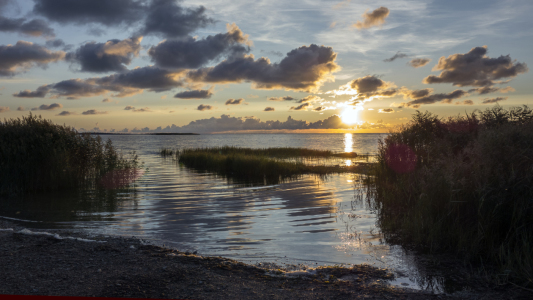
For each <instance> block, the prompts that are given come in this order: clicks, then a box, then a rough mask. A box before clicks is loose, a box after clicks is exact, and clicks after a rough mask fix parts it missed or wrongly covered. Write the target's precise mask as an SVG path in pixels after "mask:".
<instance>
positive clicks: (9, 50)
mask: <svg viewBox="0 0 533 300" xmlns="http://www.w3.org/2000/svg"><path fill="white" fill-rule="evenodd" d="M64 56H65V52H63V51H57V52H52V51H50V50H48V49H46V48H45V47H43V46H40V45H37V44H34V43H31V42H25V41H18V42H17V43H16V44H15V45H14V46H13V45H7V46H0V76H13V75H15V74H17V73H18V72H22V71H25V70H27V69H29V68H30V67H32V66H33V65H35V64H37V65H38V66H41V67H45V66H46V65H47V64H49V63H51V62H55V61H58V60H61V59H63V58H64Z"/></svg>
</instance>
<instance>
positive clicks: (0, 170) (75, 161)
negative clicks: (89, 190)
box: [0, 113, 140, 195]
mask: <svg viewBox="0 0 533 300" xmlns="http://www.w3.org/2000/svg"><path fill="white" fill-rule="evenodd" d="M139 166H140V164H139V160H138V158H137V156H136V155H135V154H134V153H133V154H132V155H131V157H128V158H126V157H124V155H122V153H119V152H117V150H116V149H115V148H114V147H113V145H112V143H111V141H110V140H108V141H107V142H103V141H102V139H101V138H100V137H92V136H91V135H90V134H79V133H78V132H77V131H76V130H75V129H73V128H71V127H68V126H61V125H56V124H53V123H52V121H50V120H46V119H43V118H41V116H39V117H37V116H34V115H32V114H31V113H30V115H29V116H27V117H23V118H22V119H20V118H17V119H9V120H7V119H5V120H4V122H0V194H2V195H17V194H25V193H29V192H41V191H54V190H64V189H70V188H75V187H80V186H90V185H94V184H95V183H96V182H97V180H98V179H100V178H101V177H102V176H104V175H105V174H108V173H109V172H111V171H113V170H123V171H124V172H126V171H128V170H129V171H128V172H130V173H131V172H133V173H135V172H136V171H135V170H136V169H137V168H139Z"/></svg>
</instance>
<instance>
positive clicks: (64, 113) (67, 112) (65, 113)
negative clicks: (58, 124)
mask: <svg viewBox="0 0 533 300" xmlns="http://www.w3.org/2000/svg"><path fill="white" fill-rule="evenodd" d="M75 114H76V113H75V112H73V111H66V110H64V111H62V112H60V113H58V114H57V115H56V116H71V115H75Z"/></svg>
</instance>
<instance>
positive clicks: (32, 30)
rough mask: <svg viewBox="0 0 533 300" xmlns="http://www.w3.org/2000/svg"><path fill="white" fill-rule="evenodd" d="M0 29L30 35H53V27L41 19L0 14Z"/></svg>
mask: <svg viewBox="0 0 533 300" xmlns="http://www.w3.org/2000/svg"><path fill="white" fill-rule="evenodd" d="M0 31H4V32H17V33H21V34H25V35H31V36H44V37H54V36H55V34H54V29H52V28H50V26H48V24H47V23H46V22H45V21H44V20H41V19H34V20H26V18H18V19H11V18H6V17H3V16H0Z"/></svg>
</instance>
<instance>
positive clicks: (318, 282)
mask: <svg viewBox="0 0 533 300" xmlns="http://www.w3.org/2000/svg"><path fill="white" fill-rule="evenodd" d="M39 232H40V231H39V230H28V229H24V228H22V227H19V226H17V225H16V224H14V223H13V222H10V221H6V220H1V219H0V266H1V269H2V272H0V294H11V295H54V296H96V297H134V298H178V299H520V298H522V297H521V295H520V294H519V292H520V291H519V290H516V291H514V290H513V291H499V292H498V291H488V292H487V293H484V294H482V295H480V294H476V295H474V294H469V295H442V294H441V295H434V294H428V293H424V292H420V291H414V290H409V289H400V288H396V287H390V286H388V285H387V284H386V280H387V279H390V278H391V276H392V274H390V273H389V272H388V271H387V270H381V269H376V268H373V267H370V266H366V265H360V266H356V267H354V268H350V269H347V268H334V267H331V268H321V269H316V270H315V271H313V272H307V273H306V274H303V275H301V276H294V277H289V276H286V274H284V273H283V272H269V271H268V270H265V269H262V268H258V267H256V266H251V265H247V264H244V263H241V262H237V261H234V260H230V259H225V258H221V257H202V256H199V255H194V254H189V253H183V252H179V251H176V250H172V249H166V248H162V247H158V246H153V245H149V244H145V243H144V242H143V241H141V240H139V239H134V238H116V237H103V236H97V237H95V236H87V235H84V234H81V233H75V232H71V233H66V232H62V233H61V235H57V234H54V233H53V232H52V233H50V234H42V233H41V234H39ZM36 233H37V234H36ZM522 296H524V297H523V299H528V298H527V297H526V296H527V295H522Z"/></svg>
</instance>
